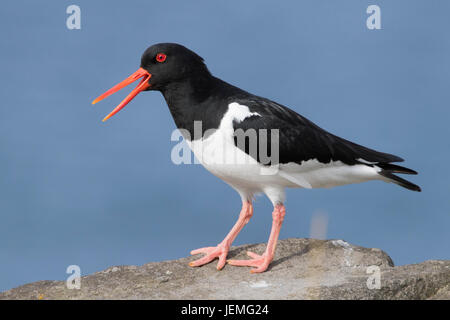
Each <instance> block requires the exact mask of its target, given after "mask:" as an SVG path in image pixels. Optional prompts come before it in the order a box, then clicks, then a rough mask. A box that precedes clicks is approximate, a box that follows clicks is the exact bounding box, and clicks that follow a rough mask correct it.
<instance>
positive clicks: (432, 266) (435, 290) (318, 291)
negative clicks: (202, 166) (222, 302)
mask: <svg viewBox="0 0 450 320" xmlns="http://www.w3.org/2000/svg"><path fill="white" fill-rule="evenodd" d="M264 248H265V244H257V245H243V246H239V247H233V248H232V250H231V251H230V253H229V258H238V259H239V258H246V254H245V252H246V251H247V250H249V249H250V250H252V251H255V252H256V253H262V252H263V251H264ZM194 259H195V257H188V258H182V259H179V260H173V261H163V262H151V263H148V264H145V265H143V266H139V267H137V266H115V267H111V268H108V269H106V270H104V271H101V272H97V273H94V274H91V275H88V276H84V277H82V278H81V289H79V290H76V289H72V290H69V289H67V288H66V283H65V281H39V282H34V283H30V284H26V285H23V286H20V287H18V288H15V289H11V290H8V291H5V292H3V293H0V299H450V261H448V260H445V261H426V262H423V263H420V264H413V265H405V266H399V267H394V264H393V262H392V260H391V258H390V257H389V256H388V255H387V254H386V253H385V252H383V251H381V250H379V249H368V248H363V247H359V246H354V245H351V244H349V243H347V242H345V241H343V240H327V241H325V240H315V239H286V240H280V241H279V244H278V247H277V253H276V256H275V259H274V261H273V262H272V264H271V266H270V267H269V270H268V271H267V272H265V273H262V274H250V272H249V270H250V269H249V268H247V267H232V266H230V265H227V266H225V268H224V269H223V270H222V271H217V270H216V263H217V260H216V262H213V263H210V264H208V265H206V266H203V267H200V268H191V267H189V266H188V263H189V262H190V261H192V260H194ZM377 275H379V277H377ZM377 279H379V282H377ZM377 284H379V288H378V289H377ZM369 288H370V289H369Z"/></svg>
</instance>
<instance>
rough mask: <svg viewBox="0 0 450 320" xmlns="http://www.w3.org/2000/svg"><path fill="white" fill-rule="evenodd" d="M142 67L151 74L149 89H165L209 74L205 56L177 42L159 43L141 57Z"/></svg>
mask: <svg viewBox="0 0 450 320" xmlns="http://www.w3.org/2000/svg"><path fill="white" fill-rule="evenodd" d="M141 68H143V69H144V70H146V71H147V72H148V73H150V74H151V78H150V79H149V84H150V87H149V88H148V89H147V90H160V91H161V90H163V89H164V88H165V87H166V86H167V85H169V84H172V83H176V82H182V81H186V80H189V79H193V78H198V77H204V76H205V75H206V76H209V75H210V73H209V71H208V68H207V67H206V65H205V63H204V62H203V58H202V57H200V56H199V55H198V54H196V53H195V52H193V51H191V50H189V49H188V48H186V47H184V46H182V45H180V44H176V43H158V44H155V45H153V46H151V47H149V48H147V50H145V52H144V54H143V55H142V58H141Z"/></svg>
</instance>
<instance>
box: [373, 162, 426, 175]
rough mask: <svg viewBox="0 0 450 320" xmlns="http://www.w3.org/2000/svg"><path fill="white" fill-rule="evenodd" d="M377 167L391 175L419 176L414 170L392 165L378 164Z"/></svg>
mask: <svg viewBox="0 0 450 320" xmlns="http://www.w3.org/2000/svg"><path fill="white" fill-rule="evenodd" d="M376 166H377V167H380V168H381V169H384V170H386V171H389V172H391V173H404V174H417V172H416V171H414V170H411V169H409V168H405V167H402V166H398V165H396V164H392V163H377V164H376Z"/></svg>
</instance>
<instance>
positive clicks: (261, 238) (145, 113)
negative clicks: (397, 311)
mask: <svg viewBox="0 0 450 320" xmlns="http://www.w3.org/2000/svg"><path fill="white" fill-rule="evenodd" d="M70 4H77V5H79V6H80V7H81V17H82V21H81V27H82V28H81V30H68V29H67V28H66V18H67V16H68V15H67V14H66V7H67V6H68V5H70ZM370 4H377V5H379V6H380V7H381V19H382V30H368V29H367V27H366V19H367V16H368V15H367V14H366V8H367V6H368V5H370ZM449 11H450V2H448V1H425V0H422V1H406V0H405V1H370V2H369V1H361V0H354V1H335V0H329V1H314V0H310V1H301V2H299V1H290V2H288V1H284V2H275V1H260V0H258V1H256V0H254V1H237V0H233V1H206V0H203V1H170V0H166V1H122V3H121V4H116V3H113V2H111V1H80V0H77V1H4V2H2V5H1V11H0V26H1V28H0V36H1V37H0V39H1V59H0V67H1V70H2V76H1V78H0V93H1V106H0V147H1V149H0V150H1V153H0V173H1V178H0V218H1V220H0V221H1V222H0V290H5V289H9V288H12V287H14V286H18V285H20V284H24V283H27V282H30V281H37V280H44V279H65V278H66V277H67V275H66V273H65V271H66V268H67V266H68V265H71V264H77V265H79V266H80V267H81V271H82V274H88V273H92V272H95V271H99V270H102V269H104V268H106V267H109V266H112V265H126V264H138V265H139V264H144V263H147V262H150V261H159V260H165V259H174V258H179V257H183V256H186V255H188V253H189V251H190V250H191V249H195V248H198V247H202V246H209V245H215V244H217V243H218V242H219V241H221V240H222V238H223V237H224V236H225V234H226V233H227V232H228V231H229V229H230V228H231V226H232V225H233V223H234V222H235V220H236V218H237V215H238V212H239V210H240V206H241V203H240V198H239V196H238V194H237V193H236V192H235V191H234V190H232V189H231V188H229V187H228V186H227V185H226V184H225V183H223V182H222V181H220V180H219V179H217V178H216V177H214V176H213V175H211V174H210V173H208V172H207V171H206V170H205V169H203V167H201V166H200V165H190V166H189V165H181V166H176V165H174V164H173V163H172V162H171V160H170V152H171V149H172V147H173V146H174V145H175V144H176V143H175V142H172V141H171V140H170V135H171V133H172V131H173V130H174V128H175V126H174V123H173V120H172V119H171V116H170V114H169V111H168V108H167V106H166V104H165V101H164V99H163V97H162V95H161V94H159V93H158V92H151V93H143V94H140V95H139V96H138V97H137V98H136V99H135V100H134V101H133V102H132V103H131V104H130V105H128V106H127V108H125V109H124V110H123V111H121V112H120V113H119V114H118V115H116V116H115V117H113V118H111V119H110V120H109V121H108V122H106V123H102V122H101V119H102V118H103V117H104V116H105V115H106V114H108V113H109V112H110V111H111V110H112V109H113V108H114V107H115V106H116V105H117V104H118V103H119V102H120V101H121V100H122V99H123V98H124V96H125V95H126V91H129V90H130V89H126V90H124V91H122V92H120V93H117V94H115V95H114V96H112V97H110V98H108V99H107V100H104V101H102V102H101V103H99V104H97V105H95V106H92V105H91V104H90V102H91V101H92V100H93V98H95V97H97V96H98V95H99V94H100V93H102V92H104V91H105V90H106V89H108V88H110V87H111V86H112V85H113V84H115V83H117V82H118V81H121V80H122V79H124V78H125V77H126V76H128V75H129V74H131V73H132V72H134V71H135V70H136V69H137V68H138V66H139V62H140V55H141V54H142V52H143V51H144V50H145V49H146V48H147V47H148V46H150V45H151V44H154V43H158V42H178V43H181V44H184V45H185V46H187V47H189V48H191V49H192V50H194V51H196V52H197V53H199V54H200V55H201V56H202V57H204V58H205V60H206V63H207V65H208V66H209V69H210V70H211V72H212V73H213V74H214V75H216V76H218V77H220V78H222V79H224V80H226V81H228V82H231V83H232V84H235V85H237V86H239V87H241V88H243V89H246V90H248V91H250V92H252V93H255V94H257V95H261V96H265V97H267V98H270V99H272V100H275V101H278V102H280V103H282V104H284V105H287V106H290V107H291V108H293V109H294V110H296V111H297V112H299V113H301V114H302V115H304V116H306V117H308V118H309V119H310V120H312V121H314V122H315V123H317V124H318V125H320V126H321V127H323V128H325V129H327V130H329V131H331V132H333V133H335V134H337V135H339V136H342V137H344V138H347V139H350V140H352V141H355V142H357V143H360V144H363V145H366V146H368V147H371V148H374V149H378V150H380V151H385V152H390V153H394V154H397V155H399V156H401V157H403V158H405V159H406V160H407V161H406V162H405V163H404V165H405V166H407V167H411V168H413V169H415V170H417V171H419V173H420V174H419V175H418V176H416V177H411V179H412V181H414V182H415V183H417V184H419V185H420V186H421V187H422V189H423V192H422V193H413V192H410V191H408V190H406V189H403V188H400V187H398V186H396V185H393V184H385V183H382V182H370V183H364V184H358V185H350V186H344V187H339V188H334V189H330V190H290V191H288V201H287V216H286V219H285V224H284V226H283V229H282V231H281V238H287V237H308V236H309V235H310V225H311V220H312V217H313V216H314V215H315V214H316V213H317V212H325V213H326V215H327V216H328V233H327V235H326V237H327V238H330V239H333V238H334V239H336V238H339V239H345V240H346V241H348V242H351V243H354V244H357V245H361V246H367V247H377V248H381V249H383V250H385V251H386V252H388V253H389V254H390V255H391V257H392V258H393V260H394V262H395V263H396V264H397V265H401V264H409V263H417V262H421V261H423V260H426V259H449V258H450V250H449V241H450V235H449V232H448V230H449V223H450V215H449V211H450V195H449V190H450V188H449V187H450V174H449V171H448V159H449V157H450V148H449V137H450V129H449V125H448V122H449V117H450V108H449V100H450V90H449V88H448V85H449V76H450V63H449V62H450V58H449V57H450V38H449V37H448V31H449V28H450V20H449V19H448V12H449ZM271 211H272V208H271V205H270V202H269V201H268V200H267V199H266V198H263V197H259V198H258V199H257V201H256V205H255V215H254V217H253V219H252V221H251V222H250V223H249V224H248V225H247V227H246V228H245V229H244V230H243V232H242V233H241V234H240V235H239V237H238V238H237V240H236V242H235V244H243V243H254V242H265V241H267V238H268V234H269V230H270V224H271Z"/></svg>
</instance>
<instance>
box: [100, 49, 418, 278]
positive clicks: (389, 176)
mask: <svg viewBox="0 0 450 320" xmlns="http://www.w3.org/2000/svg"><path fill="white" fill-rule="evenodd" d="M138 79H141V81H140V83H139V84H138V85H137V87H136V88H135V89H134V90H133V91H132V92H131V93H130V94H129V95H128V96H127V97H126V98H125V99H124V100H123V101H122V102H121V103H120V104H119V105H118V106H117V107H116V108H115V109H114V110H113V111H112V112H111V113H110V114H109V115H108V116H106V117H105V118H104V119H103V121H106V120H107V119H108V118H110V117H111V116H112V115H114V114H116V113H117V112H118V111H119V110H120V109H122V108H123V107H124V106H125V105H126V104H127V103H128V102H129V101H131V100H132V99H133V98H134V97H135V96H136V95H137V94H138V93H139V92H141V91H149V90H156V91H160V92H161V93H162V94H163V96H164V98H165V100H166V102H167V105H168V107H169V110H170V112H171V114H172V117H173V119H174V121H175V124H176V126H177V127H178V128H179V129H180V131H181V132H182V134H183V136H184V138H185V140H186V142H187V143H188V145H189V146H190V147H191V149H192V150H193V152H194V154H195V155H196V157H197V159H198V160H199V161H200V162H201V163H202V164H203V165H204V166H205V168H206V169H207V170H209V171H210V172H211V173H213V174H214V175H216V176H217V177H219V178H220V179H222V180H223V181H225V182H226V183H227V184H229V185H230V186H231V187H233V188H234V189H235V190H236V191H237V192H238V193H239V194H240V196H241V198H242V210H241V212H240V214H239V218H238V220H237V222H236V224H235V225H234V226H233V228H232V229H231V231H230V232H229V233H228V235H227V236H226V237H225V239H224V240H223V241H222V242H220V243H219V244H218V245H217V246H214V247H206V248H200V249H197V250H193V251H191V254H193V255H195V254H200V253H203V254H205V255H204V256H203V257H201V258H200V259H198V260H195V261H193V262H191V263H190V266H193V267H197V266H201V265H204V264H206V263H209V262H211V261H212V260H214V259H215V258H218V259H219V262H218V264H217V269H218V270H220V269H222V268H223V267H224V265H225V264H226V263H227V262H228V263H229V264H231V265H234V266H250V267H254V268H252V269H251V272H263V271H265V270H266V269H267V267H268V266H269V264H270V262H271V261H272V259H273V256H274V253H275V248H276V244H277V240H278V235H279V233H280V228H281V225H282V222H283V218H284V216H285V207H284V202H285V188H305V189H310V188H324V187H325V188H329V187H334V186H339V185H345V184H350V183H358V182H364V181H369V180H381V181H385V182H393V183H395V184H398V185H400V186H402V187H404V188H407V189H409V190H413V191H420V187H419V186H417V185H415V184H413V183H411V182H409V181H407V180H405V179H403V178H400V177H398V176H397V175H395V174H396V173H404V174H417V172H415V171H413V170H411V169H408V168H405V167H401V166H399V165H396V164H393V162H400V161H403V159H402V158H400V157H398V156H395V155H392V154H388V153H382V152H378V151H375V150H372V149H369V148H366V147H363V146H361V145H358V144H356V143H353V142H350V141H348V140H345V139H343V138H340V137H337V136H335V135H333V134H331V133H329V132H327V131H325V130H323V129H321V128H320V127H318V126H317V125H315V124H314V123H312V122H311V121H309V120H308V119H306V118H305V117H303V116H301V115H299V114H298V113H296V112H295V111H293V110H291V109H289V108H287V107H285V106H283V105H281V104H279V103H276V102H274V101H271V100H269V99H266V98H262V97H258V96H255V95H253V94H251V93H248V92H246V91H244V90H242V89H240V88H237V87H235V86H233V85H231V84H229V83H227V82H225V81H223V80H220V79H218V78H216V77H214V76H213V75H211V73H210V72H209V70H208V68H207V67H206V65H205V63H204V61H203V59H202V58H201V57H200V56H199V55H197V54H196V53H195V52H193V51H191V50H189V49H187V48H186V47H184V46H182V45H179V44H175V43H160V44H156V45H153V46H151V47H149V48H148V49H147V50H145V52H144V54H143V55H142V58H141V66H140V68H139V69H138V70H137V71H136V72H135V73H133V74H132V75H131V76H130V77H128V78H127V79H126V80H124V81H122V82H121V83H119V84H117V85H116V86H114V87H113V88H111V89H110V90H108V91H107V92H105V93H104V94H102V95H101V96H99V97H98V98H97V99H95V100H94V101H93V104H95V103H96V102H98V101H100V100H102V99H104V98H105V97H107V96H109V95H111V94H112V93H114V92H116V91H118V90H119V89H121V88H123V87H125V86H127V85H129V84H131V83H132V82H134V81H136V80H138ZM257 193H264V194H266V195H267V197H268V198H269V199H270V201H271V202H272V204H273V206H274V210H273V213H272V217H273V224H272V229H271V232H270V236H269V241H268V244H267V248H266V250H265V252H264V253H263V254H262V255H259V254H256V253H253V252H248V253H247V254H248V255H249V257H250V259H249V260H226V257H227V253H228V250H229V248H230V246H231V244H232V242H233V240H234V239H235V238H236V236H237V235H238V233H239V232H240V231H241V229H242V228H243V227H244V225H245V224H247V223H248V221H249V219H250V218H251V216H252V215H253V206H252V199H253V196H254V195H255V194H257Z"/></svg>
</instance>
